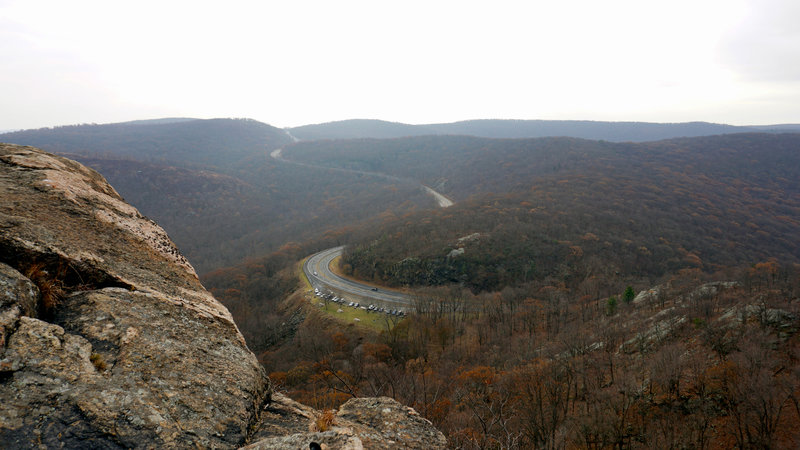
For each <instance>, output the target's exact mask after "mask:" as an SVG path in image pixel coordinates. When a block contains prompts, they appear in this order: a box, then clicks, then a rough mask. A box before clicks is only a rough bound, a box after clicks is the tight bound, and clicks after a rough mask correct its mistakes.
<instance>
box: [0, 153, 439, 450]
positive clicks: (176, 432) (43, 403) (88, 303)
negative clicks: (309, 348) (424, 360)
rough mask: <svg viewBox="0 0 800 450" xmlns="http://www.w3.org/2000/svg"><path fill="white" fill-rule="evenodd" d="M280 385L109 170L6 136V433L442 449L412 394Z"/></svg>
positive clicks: (1, 221) (49, 439) (82, 444)
mask: <svg viewBox="0 0 800 450" xmlns="http://www.w3.org/2000/svg"><path fill="white" fill-rule="evenodd" d="M320 417H321V413H320V412H319V411H314V410H312V409H310V408H308V407H305V406H303V405H300V404H297V403H295V402H293V401H291V400H290V399H288V398H286V397H284V396H282V395H280V394H277V393H273V392H272V391H271V388H270V384H269V380H268V379H267V377H266V375H265V373H264V370H263V368H262V367H261V366H260V365H259V363H258V361H257V360H256V358H255V356H254V355H253V354H252V353H251V352H250V351H249V350H248V348H247V346H246V344H245V342H244V339H243V338H242V335H241V334H240V333H239V330H238V329H237V327H236V325H235V323H234V322H233V319H232V318H231V315H230V313H229V312H228V310H227V309H226V308H225V307H224V306H222V305H221V304H220V303H219V302H217V301H216V300H215V299H214V298H213V297H212V296H211V294H209V293H208V292H207V291H206V290H205V289H204V288H203V286H202V285H201V284H200V281H199V280H198V278H197V275H196V273H195V271H194V269H193V268H192V266H191V265H190V264H189V262H188V261H187V260H186V259H185V258H184V257H183V256H182V255H181V253H180V252H179V251H178V249H177V248H176V247H175V245H174V244H173V243H172V241H171V240H170V239H169V237H168V236H167V234H166V233H165V232H164V230H162V229H161V228H160V227H159V226H158V225H156V224H155V223H154V222H153V221H151V220H149V219H147V218H146V217H144V216H142V215H141V214H140V213H139V212H138V211H137V210H136V209H135V208H134V207H132V206H130V205H128V204H127V203H125V201H124V200H123V199H122V198H121V197H120V196H119V195H118V194H117V192H116V191H115V190H114V189H113V188H112V187H111V186H110V185H109V184H108V183H107V182H106V181H105V179H103V177H102V176H100V175H99V174H98V173H97V172H95V171H93V170H91V169H88V168H86V167H84V166H82V165H80V164H79V163H76V162H74V161H71V160H68V159H65V158H62V157H58V156H55V155H52V154H48V153H46V152H44V151H41V150H38V149H35V148H32V147H22V146H16V145H8V144H0V442H3V443H4V445H7V446H9V447H23V448H30V447H42V448H52V447H64V448H117V447H120V448H132V447H133V448H142V447H144V448H156V447H189V446H192V447H196V446H199V447H210V448H237V447H240V446H243V445H247V444H249V445H251V446H252V447H254V448H293V447H297V448H308V445H309V443H310V442H311V441H315V442H319V443H320V444H322V445H323V448H324V447H329V448H443V447H444V446H445V445H446V443H445V441H444V437H443V436H442V434H441V433H440V432H438V431H437V430H436V429H435V428H434V427H433V426H432V425H431V424H430V422H428V421H426V420H425V419H423V418H421V417H419V416H418V415H417V414H416V412H414V411H413V410H412V409H410V408H407V407H403V406H402V405H399V404H398V403H397V402H395V401H393V400H391V399H387V398H380V399H353V400H351V401H350V402H348V403H346V404H345V405H343V406H342V408H341V409H340V411H339V412H338V413H337V414H335V415H334V416H333V417H330V418H328V419H327V421H326V422H325V424H326V425H325V426H324V427H323V428H324V429H319V428H320V427H319V425H318V424H319V423H320V420H319V419H320Z"/></svg>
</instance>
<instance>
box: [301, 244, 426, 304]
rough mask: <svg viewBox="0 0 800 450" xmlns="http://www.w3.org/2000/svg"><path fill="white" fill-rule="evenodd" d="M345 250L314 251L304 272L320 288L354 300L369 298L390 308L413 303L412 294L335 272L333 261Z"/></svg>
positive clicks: (341, 248) (307, 260) (335, 248)
mask: <svg viewBox="0 0 800 450" xmlns="http://www.w3.org/2000/svg"><path fill="white" fill-rule="evenodd" d="M343 250H344V247H343V246H341V247H334V248H329V249H327V250H323V251H321V252H319V253H314V254H313V255H311V256H309V257H308V259H306V262H305V263H304V264H303V272H305V274H306V277H308V281H310V282H311V285H312V286H314V287H316V288H320V290H323V289H327V290H331V291H335V292H337V293H338V294H340V295H349V296H351V297H356V298H354V299H351V300H353V301H358V302H362V301H367V300H366V299H369V300H368V301H370V302H373V303H376V304H380V305H381V306H385V307H390V308H391V307H393V308H397V307H398V306H402V307H409V306H411V305H412V304H413V301H414V298H413V297H412V296H411V295H408V294H403V293H401V292H395V291H387V290H385V289H377V290H375V289H376V288H375V287H374V286H370V285H368V284H362V283H359V282H357V281H353V280H350V279H347V278H342V277H340V276H339V275H336V274H335V273H333V271H331V268H330V265H331V262H332V261H333V260H334V259H335V258H336V257H338V256H341V254H342V251H343Z"/></svg>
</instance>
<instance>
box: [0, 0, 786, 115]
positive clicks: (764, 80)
mask: <svg viewBox="0 0 800 450" xmlns="http://www.w3.org/2000/svg"><path fill="white" fill-rule="evenodd" d="M0 61H1V62H2V63H1V64H0V130H4V129H17V128H36V127H42V126H53V125H65V124H75V123H89V122H94V123H107V122H119V121H126V120H135V119H149V118H159V117H176V116H181V117H198V118H212V117H248V118H253V119H256V120H259V121H262V122H266V123H269V124H272V125H275V126H279V127H287V126H296V125H303V124H309V123H319V122H327V121H332V120H342V119H351V118H375V119H383V120H391V121H398V122H406V123H433V122H452V121H457V120H465V119H478V118H503V119H591V120H634V121H651V122H683V121H694V120H703V121H710V122H719V123H731V124H767V123H800V1H798V0H663V1H662V0H603V1H597V0H547V1H539V0H528V1H505V0H491V1H488V0H486V1H480V2H476V1H465V0H460V1H438V0H422V1H417V0H403V1H381V0H367V1H353V0H335V1H331V0H322V1H308V0H282V1H237V0H226V1H215V2H206V1H198V0H192V1H183V0H179V1H172V0H157V1H150V0H137V1H125V2H123V1H111V0H98V1H86V0H72V1H64V0H20V1H13V0H0Z"/></svg>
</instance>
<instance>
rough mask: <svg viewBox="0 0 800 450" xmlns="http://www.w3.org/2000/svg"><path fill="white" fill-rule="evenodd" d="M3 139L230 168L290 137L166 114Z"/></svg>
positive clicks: (265, 128)
mask: <svg viewBox="0 0 800 450" xmlns="http://www.w3.org/2000/svg"><path fill="white" fill-rule="evenodd" d="M0 141H2V142H8V143H14V144H21V145H31V146H34V147H38V148H42V149H44V150H47V151H50V152H56V153H69V154H75V155H82V156H99V155H102V156H106V157H108V156H113V157H116V158H132V159H136V160H139V161H147V162H159V163H163V162H168V163H170V164H175V165H178V166H182V167H194V168H203V167H207V166H215V167H219V166H222V167H229V166H230V165H231V164H234V163H236V162H238V161H240V160H242V159H245V158H248V157H252V156H253V155H255V154H261V153H263V152H264V151H265V150H270V149H275V148H279V147H281V146H283V145H286V144H288V143H291V142H292V140H291V138H289V136H287V134H286V132H285V131H283V130H281V129H280V128H276V127H273V126H271V125H267V124H265V123H262V122H258V121H255V120H251V119H186V118H167V119H155V120H141V121H132V122H123V123H111V124H102V125H96V124H90V125H67V126H60V127H53V128H40V129H35V130H23V131H16V132H12V133H5V134H0Z"/></svg>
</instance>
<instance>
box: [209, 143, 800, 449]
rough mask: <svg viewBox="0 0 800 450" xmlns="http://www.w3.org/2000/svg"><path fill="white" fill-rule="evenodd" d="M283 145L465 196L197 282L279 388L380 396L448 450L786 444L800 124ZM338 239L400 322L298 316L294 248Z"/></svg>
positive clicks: (331, 401) (312, 312) (798, 287)
mask: <svg viewBox="0 0 800 450" xmlns="http://www.w3.org/2000/svg"><path fill="white" fill-rule="evenodd" d="M285 155H286V157H287V158H297V159H298V160H303V161H311V162H313V163H315V164H320V165H331V166H337V167H347V168H351V169H356V170H365V171H375V172H384V173H390V174H393V175H397V176H399V177H404V178H414V177H416V178H415V179H419V180H421V181H423V182H425V183H426V184H430V185H432V186H436V187H437V188H439V189H442V190H444V191H445V192H446V193H447V194H448V195H450V196H451V197H453V198H455V199H457V200H458V202H457V204H456V205H455V206H453V207H450V208H446V209H437V210H419V211H416V212H408V213H391V214H384V215H382V216H381V217H378V218H375V219H374V220H372V221H371V222H370V223H369V224H368V226H363V227H349V228H347V229H343V230H341V231H340V233H338V234H329V235H328V236H326V237H323V238H320V239H319V240H317V241H315V242H309V243H306V244H304V245H297V246H286V247H284V248H282V249H281V250H280V251H279V252H275V253H273V254H271V255H268V256H265V257H262V258H255V259H253V260H251V261H249V262H248V263H246V264H243V265H239V266H237V267H232V268H228V269H224V270H219V271H216V272H214V273H212V274H209V275H208V276H207V277H205V278H204V283H206V285H208V286H210V288H211V289H212V291H213V292H214V294H215V295H216V296H217V297H218V298H220V299H222V300H223V301H224V302H225V303H226V305H228V306H229V308H231V311H232V312H233V314H234V316H235V317H236V318H237V321H240V320H241V322H240V326H242V329H243V332H244V333H245V335H246V336H247V338H248V340H249V342H250V343H251V346H252V347H253V348H255V349H256V351H257V353H258V354H259V355H260V358H261V360H262V361H263V362H264V364H265V366H266V367H267V369H268V370H269V371H270V372H271V378H272V380H273V381H275V382H276V383H277V384H278V385H279V386H281V388H283V389H285V390H287V391H288V392H289V393H290V395H292V397H293V398H299V399H303V400H304V401H306V402H309V403H311V404H314V405H316V406H317V407H320V408H335V407H337V406H338V405H339V404H341V403H342V402H343V401H345V400H346V399H347V398H350V397H352V396H362V395H389V396H392V397H395V398H397V399H399V400H400V401H402V402H405V403H407V404H410V405H412V406H414V407H415V408H416V409H417V410H419V411H420V412H421V413H422V414H423V415H424V416H425V417H428V418H430V419H431V420H433V422H434V424H435V425H437V427H439V428H440V429H442V430H443V431H445V433H446V434H447V435H448V439H449V442H450V444H451V445H452V446H453V447H457V448H571V447H576V448H584V447H588V448H794V447H796V446H797V444H798V442H800V434H799V433H798V430H800V409H798V404H800V400H799V399H800V390H798V386H800V366H798V361H800V354H798V349H800V341H798V337H799V336H800V334H798V330H800V309H799V308H798V305H800V247H799V246H798V241H797V236H800V184H799V183H798V181H797V180H798V179H800V173H798V172H800V161H798V159H800V135H796V134H782V135H780V134H777V135H770V134H738V135H730V136H714V137H705V138H691V139H675V140H668V141H660V142H649V143H642V144H630V143H629V144H614V143H609V142H594V141H585V140H579V139H533V140H491V139H479V138H468V137H433V136H428V137H416V138H407V139H391V140H370V139H366V140H353V141H330V142H311V143H304V142H301V143H298V144H295V145H292V146H290V147H287V148H286V149H285ZM334 242H335V243H339V242H347V243H349V245H348V247H347V250H346V253H345V256H344V258H343V259H342V265H341V268H342V270H343V271H345V272H346V273H350V274H352V275H354V276H356V277H359V278H362V279H366V280H369V281H372V282H376V283H379V284H385V285H393V286H403V287H405V288H406V290H408V291H409V292H412V293H414V294H415V295H416V299H417V300H416V303H415V305H414V307H413V312H412V313H411V314H410V317H408V318H405V319H397V318H390V319H386V327H385V329H384V331H382V332H380V333H376V332H374V331H370V330H369V329H366V328H363V327H359V326H356V325H354V324H353V323H349V324H343V323H341V322H339V321H337V319H336V317H337V312H336V311H335V309H336V307H333V309H331V310H330V311H326V310H325V309H321V308H317V307H313V308H312V307H311V306H310V304H309V303H308V301H307V299H306V298H304V294H303V290H300V291H297V290H295V288H296V287H297V284H296V283H297V281H296V278H295V277H296V274H297V267H296V266H295V264H296V262H295V261H296V259H297V258H300V257H302V256H304V255H307V254H308V253H310V252H312V251H313V250H314V249H317V248H323V247H325V246H329V245H334ZM293 291H294V294H292V292H293Z"/></svg>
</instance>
